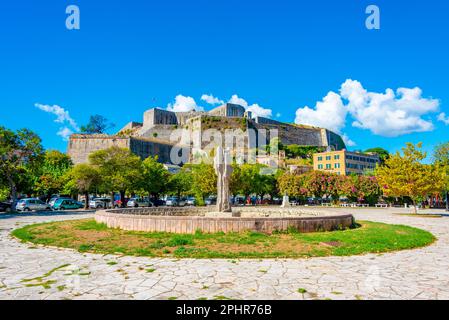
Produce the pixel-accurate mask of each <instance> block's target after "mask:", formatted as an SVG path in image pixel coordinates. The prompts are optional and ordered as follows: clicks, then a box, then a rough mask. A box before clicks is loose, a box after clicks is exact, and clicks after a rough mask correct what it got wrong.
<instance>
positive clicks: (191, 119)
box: [68, 103, 345, 164]
mask: <svg viewBox="0 0 449 320" xmlns="http://www.w3.org/2000/svg"><path fill="white" fill-rule="evenodd" d="M217 132H218V133H226V134H228V133H229V132H232V134H233V138H235V140H239V139H240V140H241V141H242V142H244V144H245V146H246V147H245V150H246V151H248V150H250V149H253V148H258V147H260V146H263V145H266V144H269V142H270V141H271V139H272V138H273V137H277V138H278V139H279V141H281V142H282V144H284V145H291V144H297V145H300V146H316V147H325V148H326V149H328V150H342V149H344V148H345V144H344V142H343V140H342V138H341V137H340V136H339V135H337V134H335V133H333V132H331V131H329V130H327V129H323V128H317V127H311V126H305V125H296V124H289V123H283V122H279V121H275V120H272V119H268V118H263V117H258V116H255V117H253V115H252V113H251V112H249V111H246V110H245V108H244V107H242V106H240V105H236V104H230V103H227V104H224V105H222V106H219V107H217V108H215V109H213V110H211V111H208V112H204V111H190V112H172V111H167V110H163V109H159V108H153V109H150V110H148V111H146V112H145V113H144V115H143V122H142V123H139V122H130V123H128V124H127V125H126V126H125V127H123V128H122V129H121V130H120V131H119V132H118V133H117V134H115V135H86V134H74V135H72V136H71V137H70V140H69V145H68V154H69V155H70V157H71V158H72V160H73V162H74V163H75V164H78V163H85V162H87V161H88V157H89V154H90V153H92V152H94V151H97V150H101V149H106V148H109V147H112V146H118V147H123V148H127V149H130V150H131V151H132V152H133V153H134V154H136V155H139V156H140V157H141V158H142V159H145V158H147V157H148V156H154V155H157V156H158V157H159V161H160V162H162V163H167V164H171V163H173V162H174V161H173V159H172V158H173V154H180V153H184V154H188V159H184V161H183V162H188V161H191V160H192V157H193V156H194V154H195V153H196V152H198V150H202V149H203V148H204V149H207V147H208V145H210V144H211V141H213V142H215V143H217V141H220V140H219V138H220V137H219V136H220V134H218V137H217ZM217 139H218V140H217ZM218 143H221V144H224V143H225V142H224V141H223V142H218ZM174 148H176V149H174ZM174 164H179V163H174Z"/></svg>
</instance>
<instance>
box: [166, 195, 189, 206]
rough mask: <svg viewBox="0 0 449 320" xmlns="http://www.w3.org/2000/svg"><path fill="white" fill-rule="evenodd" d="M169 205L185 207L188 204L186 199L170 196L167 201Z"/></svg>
mask: <svg viewBox="0 0 449 320" xmlns="http://www.w3.org/2000/svg"><path fill="white" fill-rule="evenodd" d="M165 205H166V206H167V207H184V206H185V205H186V199H185V198H181V199H179V198H178V197H170V198H167V200H166V201H165Z"/></svg>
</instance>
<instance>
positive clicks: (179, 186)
mask: <svg viewBox="0 0 449 320" xmlns="http://www.w3.org/2000/svg"><path fill="white" fill-rule="evenodd" d="M191 187H192V173H191V171H190V169H188V168H187V167H183V168H182V169H181V170H180V171H179V172H177V173H175V174H172V175H171V176H170V178H169V182H168V191H169V192H170V194H174V195H176V196H177V197H181V195H183V194H186V193H187V192H189V191H190V189H191Z"/></svg>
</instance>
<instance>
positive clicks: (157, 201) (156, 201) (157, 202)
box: [150, 198, 165, 207]
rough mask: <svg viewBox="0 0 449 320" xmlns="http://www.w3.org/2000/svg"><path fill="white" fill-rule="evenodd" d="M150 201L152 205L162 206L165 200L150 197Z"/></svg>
mask: <svg viewBox="0 0 449 320" xmlns="http://www.w3.org/2000/svg"><path fill="white" fill-rule="evenodd" d="M150 201H151V202H152V203H153V205H154V206H155V207H162V206H165V200H162V199H155V198H151V200H150Z"/></svg>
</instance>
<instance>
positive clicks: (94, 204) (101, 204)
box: [89, 198, 111, 209]
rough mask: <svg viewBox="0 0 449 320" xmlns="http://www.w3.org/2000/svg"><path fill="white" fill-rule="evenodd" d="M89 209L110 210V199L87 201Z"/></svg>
mask: <svg viewBox="0 0 449 320" xmlns="http://www.w3.org/2000/svg"><path fill="white" fill-rule="evenodd" d="M89 207H91V208H94V209H110V208H111V199H110V198H94V199H92V200H90V201H89Z"/></svg>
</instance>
